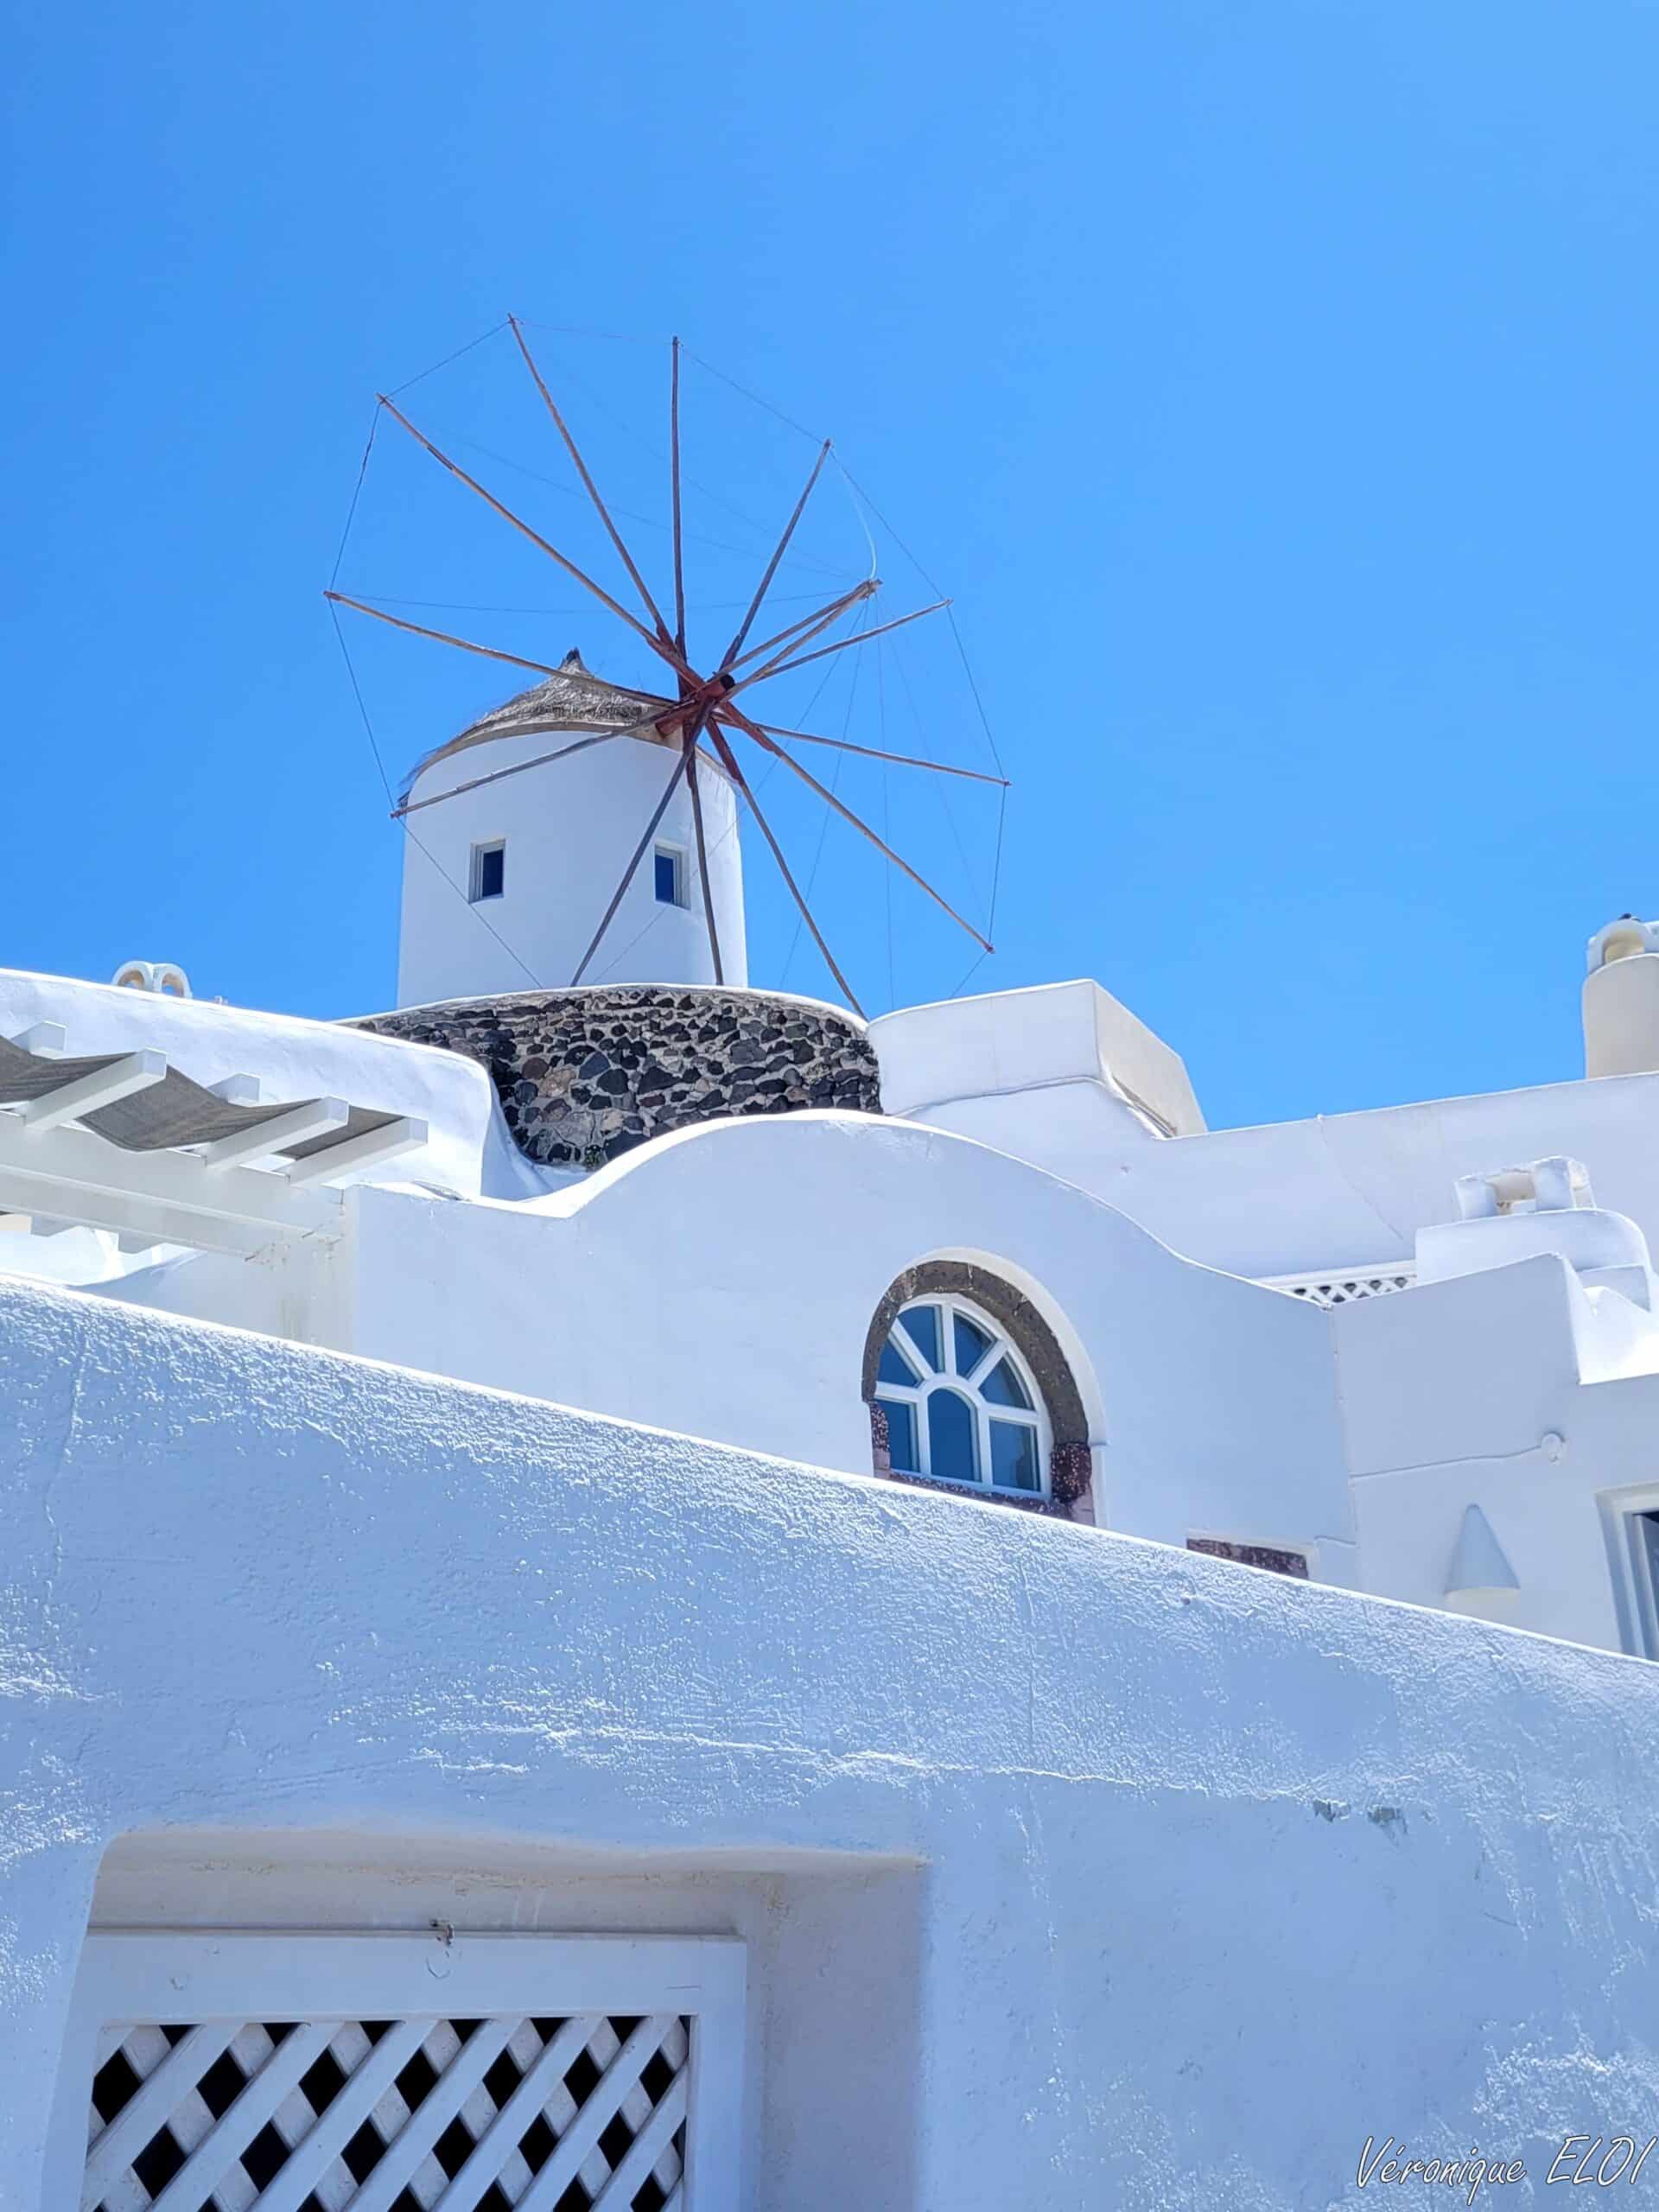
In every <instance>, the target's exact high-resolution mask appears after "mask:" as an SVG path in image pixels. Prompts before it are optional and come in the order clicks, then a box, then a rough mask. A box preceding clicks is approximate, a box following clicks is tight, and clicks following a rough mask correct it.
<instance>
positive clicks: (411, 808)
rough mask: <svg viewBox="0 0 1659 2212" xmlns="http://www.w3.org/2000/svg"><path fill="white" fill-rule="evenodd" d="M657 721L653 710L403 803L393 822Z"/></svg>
mask: <svg viewBox="0 0 1659 2212" xmlns="http://www.w3.org/2000/svg"><path fill="white" fill-rule="evenodd" d="M655 721H658V712H657V709H655V708H653V709H652V711H651V713H650V714H648V715H641V716H640V718H639V721H637V722H619V723H618V724H617V725H616V728H614V729H597V730H594V732H593V733H592V734H591V735H590V736H588V737H579V738H578V739H577V740H576V741H575V744H574V745H562V746H560V747H558V749H557V751H556V752H553V753H537V756H536V758H535V759H534V760H517V761H515V762H514V763H513V765H512V767H511V768H493V769H492V770H491V771H490V772H489V774H488V775H487V776H474V777H473V778H472V779H471V781H470V782H467V783H465V784H456V785H454V786H453V787H452V788H451V789H450V790H448V791H435V792H434V793H433V795H432V797H431V798H415V799H406V800H405V801H404V804H403V805H402V806H395V807H393V809H392V810H391V818H392V820H393V821H394V822H397V821H399V820H401V819H402V817H404V815H405V814H418V813H419V812H420V810H421V809H422V808H423V806H442V804H443V802H444V800H445V799H447V798H460V797H461V793H462V792H463V791H482V790H483V788H484V786H485V785H486V784H499V783H501V782H504V781H505V779H506V778H507V777H509V776H522V775H523V774H524V771H525V769H526V768H545V767H546V766H548V765H549V763H550V762H551V761H554V760H569V758H570V755H571V754H572V753H585V752H586V751H587V750H588V747H589V746H590V745H607V744H608V743H609V742H610V741H611V739H612V738H613V737H630V736H632V734H634V732H635V731H637V730H642V729H649V728H651V727H652V724H653V723H654V722H655ZM513 734H514V735H515V736H516V737H530V736H531V735H533V734H534V733H533V732H532V731H531V730H527V729H521V730H515V731H514V733H513Z"/></svg>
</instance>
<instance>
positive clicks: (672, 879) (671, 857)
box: [656, 845, 685, 906]
mask: <svg viewBox="0 0 1659 2212" xmlns="http://www.w3.org/2000/svg"><path fill="white" fill-rule="evenodd" d="M656 872H657V903H658V906H684V904H685V855H684V854H683V853H682V852H679V851H677V849H675V847H674V846H672V845H658V848H657V854H656Z"/></svg>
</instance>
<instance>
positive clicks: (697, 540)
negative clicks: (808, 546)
mask: <svg viewBox="0 0 1659 2212" xmlns="http://www.w3.org/2000/svg"><path fill="white" fill-rule="evenodd" d="M438 428H439V430H440V434H441V435H443V436H445V437H446V438H447V439H448V442H449V444H451V445H454V446H464V447H465V448H467V451H468V452H469V453H481V454H483V455H484V457H485V459H486V461H494V462H495V463H496V465H497V467H500V468H508V469H511V470H512V473H513V474H514V475H515V476H527V477H528V478H529V479H530V480H531V483H532V484H543V485H545V486H546V487H547V489H548V490H549V491H550V492H557V493H559V494H560V495H561V496H562V497H563V498H564V499H575V500H576V501H578V502H580V503H585V502H586V499H587V496H588V495H587V493H585V492H582V491H579V490H578V489H577V488H576V486H575V485H574V484H561V483H560V482H559V480H558V479H557V477H556V476H544V475H543V474H542V472H541V470H540V469H538V468H530V467H526V466H525V464H524V462H523V461H514V460H513V459H512V455H511V454H505V453H498V452H497V451H496V449H495V448H494V447H493V446H486V445H484V444H482V443H481V442H480V441H479V440H478V439H477V438H469V437H466V436H463V435H462V434H461V432H460V431H458V430H456V431H448V432H446V431H443V430H442V425H439V426H438ZM685 481H686V482H688V483H689V482H690V478H689V477H688V478H686V479H685ZM611 512H612V513H613V515H620V516H621V517H622V518H623V520H624V521H625V522H632V523H638V524H640V525H641V526H642V527H643V528H645V529H646V530H659V531H666V530H668V528H669V527H670V525H669V524H667V523H665V522H662V521H659V520H658V518H657V517H656V516H655V515H646V514H641V513H639V511H638V510H637V509H636V508H633V507H620V506H614V505H613V507H612V509H611ZM745 519H746V518H745V517H743V516H741V515H739V516H738V520H739V521H740V522H741V521H743V520H745ZM753 526H754V527H755V528H756V529H759V528H760V524H758V523H757V524H754V525H753ZM684 536H685V537H686V539H687V541H688V543H693V544H696V545H707V546H709V547H712V549H713V550H715V552H716V553H732V554H735V555H736V556H737V558H738V559H739V560H740V561H752V560H753V559H755V558H756V557H757V556H756V554H755V550H754V548H753V546H751V545H728V543H726V541H725V539H724V538H721V537H707V536H705V535H704V533H703V532H702V531H693V530H688V531H685V533H684ZM782 565H783V566H784V567H785V568H795V569H809V570H810V572H811V573H812V574H813V575H818V576H828V577H829V578H830V579H831V581H832V582H836V583H844V582H846V580H847V575H848V573H849V572H848V571H847V570H846V569H832V568H830V567H829V566H828V565H827V564H826V563H824V562H822V561H810V560H807V559H805V558H804V556H799V555H795V554H791V555H787V556H785V560H784V562H783V564H782Z"/></svg>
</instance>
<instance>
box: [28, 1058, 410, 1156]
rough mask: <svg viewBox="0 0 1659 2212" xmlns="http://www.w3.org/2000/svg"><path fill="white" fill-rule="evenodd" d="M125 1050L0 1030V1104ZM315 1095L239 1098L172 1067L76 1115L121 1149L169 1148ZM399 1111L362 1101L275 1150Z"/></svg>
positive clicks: (328, 1137) (327, 1144)
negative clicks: (339, 1120)
mask: <svg viewBox="0 0 1659 2212" xmlns="http://www.w3.org/2000/svg"><path fill="white" fill-rule="evenodd" d="M126 1057H127V1055H126V1054H125V1053H124V1052H100V1053H97V1054H95V1055H94V1056H92V1058H79V1059H71V1058H64V1059H50V1058H46V1057H45V1056H44V1055H42V1054H41V1053H37V1052H26V1051H24V1049H23V1047H22V1046H20V1045H14V1044H12V1043H10V1041H9V1040H8V1039H5V1038H0V1106H22V1105H27V1104H28V1103H29V1101H30V1100H32V1099H36V1098H46V1097H49V1096H50V1095H51V1094H52V1092H54V1090H62V1089H64V1087H65V1086H66V1085H67V1084H72V1083H75V1082H78V1081H79V1078H80V1077H82V1076H88V1075H97V1074H99V1073H101V1072H102V1071H103V1070H104V1069H105V1068H108V1067H113V1066H114V1065H116V1063H117V1062H118V1060H123V1059H124V1058H126ZM312 1103H315V1102H314V1101H312V1100H310V1099H303V1098H288V1099H283V1100H280V1101H278V1102H277V1103H272V1104H264V1103H262V1104H260V1105H257V1106H237V1105H233V1104H232V1103H231V1102H230V1101H229V1100H228V1099H225V1098H220V1097H218V1096H216V1095H215V1094H214V1093H213V1091H211V1090H207V1089H206V1088H205V1087H204V1086H203V1085H202V1084H199V1083H193V1082H192V1081H191V1079H190V1077H188V1075H181V1074H180V1073H179V1071H178V1070H177V1069H176V1068H169V1069H168V1071H167V1073H166V1074H165V1075H164V1076H163V1077H162V1079H161V1081H160V1082H159V1083H152V1084H149V1085H148V1086H147V1087H146V1088H145V1089H144V1090H135V1091H133V1092H132V1093H131V1094H130V1096H127V1097H125V1098H118V1099H114V1100H112V1101H111V1103H110V1104H108V1105H107V1106H99V1107H95V1108H94V1109H92V1111H90V1112H89V1113H86V1114H83V1115H81V1116H79V1122H80V1124H81V1127H82V1128H88V1129H91V1130H92V1131H93V1132H94V1133H95V1134H96V1135H99V1136H100V1137H104V1138H105V1139H107V1141H109V1142H110V1143H111V1144H113V1145H118V1146H119V1147H120V1148H121V1150H122V1151H123V1152H166V1151H169V1150H171V1149H172V1148H173V1147H175V1146H180V1145H193V1144H212V1143H213V1141H214V1140H215V1139H216V1138H219V1137H228V1136H235V1135H238V1134H239V1133H240V1132H241V1131H242V1130H244V1129H251V1128H258V1126H259V1125H260V1123H261V1122H274V1121H277V1120H278V1119H279V1118H280V1117H281V1116H283V1115H285V1114H291V1113H292V1112H293V1111H294V1110H295V1109H296V1107H298V1106H308V1105H310V1104H312ZM396 1120H397V1116H396V1115H395V1114H378V1113H371V1112H370V1111H369V1110H368V1109H367V1108H366V1107H361V1106H353V1107H351V1108H350V1109H348V1111H347V1118H346V1125H345V1127H344V1128H339V1129H330V1130H328V1131H327V1132H326V1133H325V1134H324V1135H321V1136H317V1137H311V1138H308V1140H307V1141H305V1142H304V1143H302V1144H296V1145H286V1146H283V1147H280V1148H279V1153H278V1156H279V1157H281V1158H283V1159H287V1160H305V1159H308V1158H309V1157H310V1156H311V1154H314V1153H318V1152H327V1151H328V1150H329V1149H330V1148H331V1147H333V1146H334V1145H339V1144H344V1143H346V1141H348V1140H349V1139H351V1138H353V1137H359V1136H365V1135H368V1133H369V1132H370V1131H371V1130H373V1129H383V1128H386V1127H387V1126H388V1125H389V1124H390V1123H391V1122H395V1121H396Z"/></svg>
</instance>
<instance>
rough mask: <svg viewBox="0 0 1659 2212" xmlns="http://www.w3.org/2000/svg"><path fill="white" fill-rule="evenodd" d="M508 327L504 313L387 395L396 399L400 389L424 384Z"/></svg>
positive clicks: (396, 385) (406, 389) (393, 387)
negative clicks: (451, 363)
mask: <svg viewBox="0 0 1659 2212" xmlns="http://www.w3.org/2000/svg"><path fill="white" fill-rule="evenodd" d="M506 327H507V318H506V316H505V315H503V316H502V318H501V320H500V321H499V322H497V323H492V324H491V326H490V327H489V328H488V329H487V330H482V331H480V333H479V334H478V336H477V337H476V338H469V339H468V340H467V343H466V344H465V345H464V346H456V348H455V350H454V353H446V354H445V355H444V357H443V359H442V360H441V361H434V362H433V364H432V365H431V367H430V368H429V369H422V370H420V371H419V372H417V373H416V375H414V376H412V377H409V378H405V379H404V382H403V383H402V384H395V385H393V386H392V388H391V391H389V392H388V393H387V394H386V397H387V398H388V399H396V398H397V395H398V393H399V392H400V391H410V389H411V387H412V386H414V385H417V384H423V383H424V382H425V381H426V379H427V378H428V377H435V376H436V374H437V373H438V371H439V370H440V369H447V368H448V365H449V364H450V362H451V361H458V360H460V359H461V355H462V354H463V353H471V352H472V350H473V348H474V346H482V345H483V344H485V343H486V340H489V339H492V338H494V337H497V336H499V334H500V333H501V332H502V331H504V330H505V328H506Z"/></svg>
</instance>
